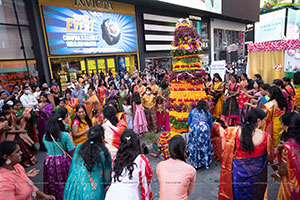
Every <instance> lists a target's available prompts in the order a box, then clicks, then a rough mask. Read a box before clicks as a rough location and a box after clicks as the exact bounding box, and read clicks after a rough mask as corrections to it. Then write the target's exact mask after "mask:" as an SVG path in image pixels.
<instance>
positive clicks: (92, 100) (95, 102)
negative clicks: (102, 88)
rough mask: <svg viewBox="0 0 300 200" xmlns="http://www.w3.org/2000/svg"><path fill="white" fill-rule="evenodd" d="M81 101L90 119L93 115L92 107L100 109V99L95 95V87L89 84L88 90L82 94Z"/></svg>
mask: <svg viewBox="0 0 300 200" xmlns="http://www.w3.org/2000/svg"><path fill="white" fill-rule="evenodd" d="M82 102H83V103H84V106H85V109H86V112H87V114H88V116H89V118H90V119H92V117H93V110H94V109H98V110H102V107H101V104H100V101H99V99H98V97H97V95H96V92H95V88H94V87H93V86H90V87H89V88H88V92H87V94H85V95H84V96H83V99H82Z"/></svg>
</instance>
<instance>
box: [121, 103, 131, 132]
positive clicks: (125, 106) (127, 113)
mask: <svg viewBox="0 0 300 200" xmlns="http://www.w3.org/2000/svg"><path fill="white" fill-rule="evenodd" d="M122 106H123V111H124V113H125V116H126V122H127V125H128V129H132V128H133V127H132V111H131V109H132V107H131V105H130V102H129V98H128V97H126V98H124V99H123V105H122Z"/></svg>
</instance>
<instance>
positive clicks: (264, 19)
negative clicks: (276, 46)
mask: <svg viewBox="0 0 300 200" xmlns="http://www.w3.org/2000/svg"><path fill="white" fill-rule="evenodd" d="M285 13H286V10H285V9H283V10H278V11H274V12H270V13H266V14H262V15H260V16H259V22H257V23H255V26H254V27H255V34H254V35H255V36H254V38H255V42H268V41H275V40H282V39H283V37H284V27H285Z"/></svg>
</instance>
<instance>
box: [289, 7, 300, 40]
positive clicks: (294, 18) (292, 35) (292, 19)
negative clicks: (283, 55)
mask: <svg viewBox="0 0 300 200" xmlns="http://www.w3.org/2000/svg"><path fill="white" fill-rule="evenodd" d="M286 37H287V39H300V10H293V9H288V21H287V32H286Z"/></svg>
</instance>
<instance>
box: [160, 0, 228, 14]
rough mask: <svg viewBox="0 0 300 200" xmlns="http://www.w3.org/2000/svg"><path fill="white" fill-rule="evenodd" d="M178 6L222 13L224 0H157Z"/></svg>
mask: <svg viewBox="0 0 300 200" xmlns="http://www.w3.org/2000/svg"><path fill="white" fill-rule="evenodd" d="M157 1H162V2H165V3H169V4H175V5H178V6H184V7H188V8H193V9H197V10H203V11H207V12H212V13H218V14H222V0H185V1H182V0H157Z"/></svg>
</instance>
